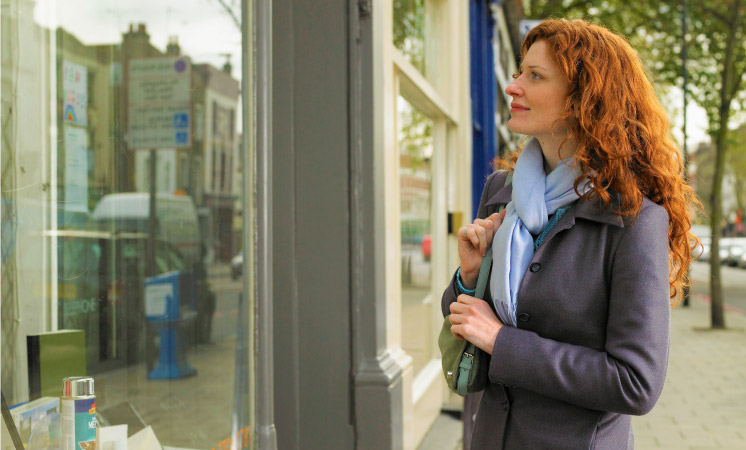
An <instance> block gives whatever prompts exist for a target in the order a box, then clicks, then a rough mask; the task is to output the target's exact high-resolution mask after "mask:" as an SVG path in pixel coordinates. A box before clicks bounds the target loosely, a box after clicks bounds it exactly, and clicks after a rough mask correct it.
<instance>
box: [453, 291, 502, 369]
mask: <svg viewBox="0 0 746 450" xmlns="http://www.w3.org/2000/svg"><path fill="white" fill-rule="evenodd" d="M450 309H451V315H449V316H448V319H449V320H450V321H451V333H453V335H454V336H456V338H457V339H466V340H467V341H469V342H471V343H472V344H474V345H476V346H477V347H479V348H481V349H482V350H484V351H485V352H487V354H490V355H491V354H492V348H493V347H494V345H495V340H496V339H497V334H498V333H499V332H500V330H501V329H502V327H503V326H504V325H503V323H502V322H500V319H498V318H497V316H496V315H495V313H494V312H493V311H492V308H490V305H489V304H487V302H485V301H484V300H480V299H478V298H474V297H470V296H468V295H464V294H461V295H459V296H458V301H456V302H453V303H451V306H450Z"/></svg>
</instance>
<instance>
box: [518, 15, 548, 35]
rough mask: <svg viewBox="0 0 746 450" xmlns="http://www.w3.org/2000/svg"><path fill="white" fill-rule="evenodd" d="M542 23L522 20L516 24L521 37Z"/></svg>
mask: <svg viewBox="0 0 746 450" xmlns="http://www.w3.org/2000/svg"><path fill="white" fill-rule="evenodd" d="M541 22H543V20H529V19H522V20H520V21H519V22H518V29H519V30H520V32H521V36H526V35H527V34H528V32H529V31H531V28H533V27H535V26H536V25H538V24H540V23H541Z"/></svg>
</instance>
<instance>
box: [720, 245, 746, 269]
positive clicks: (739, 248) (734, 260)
mask: <svg viewBox="0 0 746 450" xmlns="http://www.w3.org/2000/svg"><path fill="white" fill-rule="evenodd" d="M731 239H732V240H731V241H730V243H729V245H728V256H727V257H726V258H725V261H723V263H724V264H727V265H729V266H731V267H736V266H738V263H739V261H740V260H741V256H742V255H743V254H744V253H746V238H731Z"/></svg>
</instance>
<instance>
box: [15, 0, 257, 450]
mask: <svg viewBox="0 0 746 450" xmlns="http://www.w3.org/2000/svg"><path fill="white" fill-rule="evenodd" d="M2 8H3V9H2V72H1V73H2V146H1V148H2V215H1V217H2V392H3V395H4V396H5V398H6V399H7V400H8V403H9V404H11V405H16V408H24V407H26V408H27V407H29V405H23V403H24V402H27V401H29V400H31V401H34V400H35V399H38V398H40V397H59V396H60V395H61V385H62V384H61V383H62V377H65V376H81V375H88V376H92V377H93V378H94V380H95V390H96V408H95V411H96V414H97V418H98V422H99V425H115V424H121V423H127V424H128V425H129V434H133V433H135V432H138V431H139V430H140V429H141V428H143V427H145V426H152V430H153V432H154V434H155V436H156V437H157V439H158V440H159V441H160V443H161V444H162V445H164V446H166V447H179V448H199V449H212V448H234V449H235V448H243V447H248V445H249V442H250V441H249V437H250V430H251V428H250V417H249V416H248V413H247V411H250V410H251V408H250V407H249V405H250V404H251V402H252V401H253V399H251V398H249V396H248V393H249V392H250V389H249V388H248V383H249V378H250V377H249V373H248V365H247V364H248V361H249V359H250V358H249V347H250V346H249V345H248V342H249V341H248V339H249V336H250V335H251V333H252V329H253V324H252V323H251V322H250V321H249V317H250V314H249V308H248V302H250V301H251V298H250V297H249V296H248V295H247V293H245V292H242V281H241V274H242V270H243V267H242V265H243V264H242V259H241V258H240V257H237V256H238V255H240V249H241V246H242V244H241V242H242V239H241V238H242V221H243V220H249V221H251V220H252V219H251V216H250V214H242V212H243V206H242V205H244V204H245V202H244V199H243V198H242V196H241V183H242V178H241V177H242V176H243V175H244V174H243V172H242V171H241V167H242V159H241V153H240V152H239V148H240V147H239V146H240V141H241V136H242V130H241V123H242V120H241V116H240V114H241V106H240V105H241V102H242V101H245V99H243V100H242V93H241V78H242V77H243V76H250V74H242V73H241V71H240V65H239V62H240V61H241V53H242V52H241V42H242V40H241V24H240V19H239V18H240V10H241V2H239V1H238V0H220V1H215V2H205V1H202V0H181V1H174V0H130V1H127V2H115V1H113V0H102V1H86V0H3V2H2ZM234 64H235V65H234ZM250 173H251V171H249V174H250ZM71 330H73V331H71ZM30 431H31V430H30V429H26V430H25V431H24V433H25V434H24V433H22V434H23V435H24V438H26V439H27V438H28V437H29V433H30ZM231 442H232V444H231Z"/></svg>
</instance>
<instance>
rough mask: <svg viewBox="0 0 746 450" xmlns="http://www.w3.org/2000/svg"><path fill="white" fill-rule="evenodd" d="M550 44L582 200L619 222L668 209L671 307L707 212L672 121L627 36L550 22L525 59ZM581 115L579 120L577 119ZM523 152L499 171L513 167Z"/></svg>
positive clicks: (533, 36)
mask: <svg viewBox="0 0 746 450" xmlns="http://www.w3.org/2000/svg"><path fill="white" fill-rule="evenodd" d="M537 41H544V42H546V44H547V45H548V47H549V48H550V49H551V51H550V54H551V55H552V58H553V59H554V61H555V62H556V63H557V65H558V66H559V67H560V70H561V71H562V73H563V74H564V76H565V77H566V79H567V81H568V82H569V83H570V90H569V93H568V97H567V100H566V103H565V108H564V110H565V113H564V114H563V116H562V117H561V119H560V120H563V121H565V123H566V124H567V126H568V127H569V130H570V133H569V136H568V137H567V139H566V140H565V142H567V141H569V140H571V139H574V140H575V141H576V142H577V151H576V152H575V155H574V160H575V161H576V162H577V163H578V164H579V167H580V169H581V171H582V176H580V177H579V178H578V179H577V180H575V189H576V191H577V187H578V185H579V184H580V183H581V182H582V181H583V180H585V179H590V180H591V181H592V182H593V189H592V190H591V191H590V192H588V193H587V194H585V195H584V196H583V198H586V199H593V198H600V199H601V200H602V202H603V204H604V205H605V207H606V208H609V207H612V192H613V193H615V194H616V195H615V197H616V200H615V201H614V202H613V207H612V211H613V212H614V213H615V214H617V215H620V216H634V215H636V214H637V213H638V211H639V210H640V207H641V205H642V199H643V197H648V198H649V199H650V200H652V201H653V202H655V203H657V204H659V205H661V206H663V207H664V208H666V211H667V212H668V217H669V222H668V244H669V255H670V256H669V265H670V276H669V281H670V286H671V298H672V299H674V301H673V304H675V303H678V300H680V294H681V292H682V288H683V287H686V286H688V285H689V280H688V278H687V275H686V274H687V269H688V267H689V263H690V262H691V260H692V251H693V250H694V248H696V246H697V245H699V241H698V240H697V238H696V237H695V236H694V235H693V234H691V232H690V228H691V222H692V219H691V218H692V214H693V213H694V212H695V211H696V210H699V209H700V208H701V204H700V203H699V201H698V200H697V197H696V195H695V193H694V190H693V189H692V188H691V187H690V186H689V185H688V184H687V183H686V181H685V179H684V176H683V158H682V156H681V154H680V152H679V150H678V148H677V147H676V145H675V144H674V142H673V139H672V138H671V135H670V131H669V123H668V117H667V115H666V112H665V110H664V109H663V106H662V105H661V103H660V102H659V101H658V97H657V96H656V93H655V89H654V87H653V84H652V83H651V82H650V80H649V79H648V76H647V74H646V72H645V69H644V68H643V65H642V63H641V62H640V60H639V58H638V57H637V54H636V53H635V51H634V50H633V49H632V47H631V46H630V44H629V43H628V42H627V41H626V40H625V39H624V38H623V37H621V36H619V35H617V34H615V33H613V32H611V31H609V30H608V29H606V28H603V27H601V26H598V25H593V24H590V23H588V22H585V21H583V20H565V19H551V20H546V21H544V22H542V23H540V24H539V25H537V26H536V27H534V28H533V29H531V31H529V33H528V35H527V36H526V39H525V40H524V41H523V47H522V48H521V57H522V58H523V57H525V56H526V52H528V49H529V48H530V47H531V45H533V44H534V42H537ZM574 109H577V111H578V113H577V114H576V113H574V112H573V111H574ZM517 158H518V153H514V154H512V155H509V156H507V157H506V158H505V159H499V158H498V159H496V160H495V164H496V165H501V166H504V167H509V168H512V167H515V161H516V160H517Z"/></svg>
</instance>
